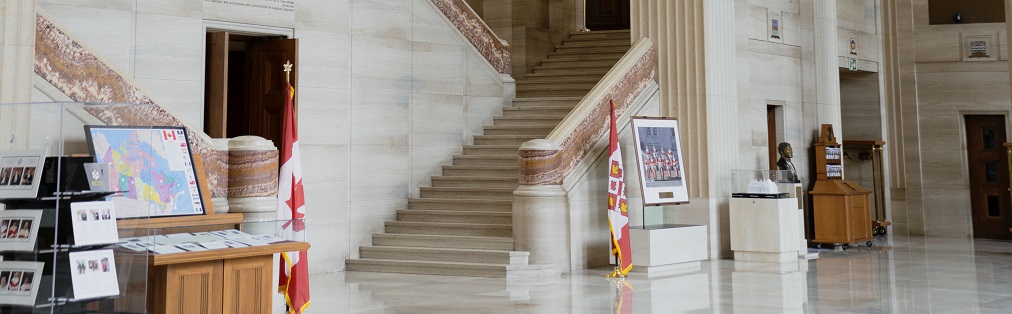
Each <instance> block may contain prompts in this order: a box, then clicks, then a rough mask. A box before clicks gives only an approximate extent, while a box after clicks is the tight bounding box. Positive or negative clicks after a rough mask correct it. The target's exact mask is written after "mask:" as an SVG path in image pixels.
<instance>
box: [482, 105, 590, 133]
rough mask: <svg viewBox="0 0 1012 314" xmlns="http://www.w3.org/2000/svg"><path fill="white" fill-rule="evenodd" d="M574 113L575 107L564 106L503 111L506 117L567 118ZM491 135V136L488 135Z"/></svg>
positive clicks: (514, 108)
mask: <svg viewBox="0 0 1012 314" xmlns="http://www.w3.org/2000/svg"><path fill="white" fill-rule="evenodd" d="M570 111H573V107H568V106H566V107H562V106H528V107H523V108H516V107H506V108H503V109H502V115H503V116H504V117H532V116H534V117H537V116H543V115H550V116H565V115H567V114H569V112H570ZM486 135H491V134H486Z"/></svg>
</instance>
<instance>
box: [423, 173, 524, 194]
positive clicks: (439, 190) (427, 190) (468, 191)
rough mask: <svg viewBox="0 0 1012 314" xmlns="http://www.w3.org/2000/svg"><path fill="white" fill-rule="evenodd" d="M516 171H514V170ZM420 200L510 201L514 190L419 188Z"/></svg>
mask: <svg viewBox="0 0 1012 314" xmlns="http://www.w3.org/2000/svg"><path fill="white" fill-rule="evenodd" d="M514 171H516V170H514ZM419 189H420V192H421V193H420V196H421V197H422V198H452V199H483V200H484V199H495V200H512V199H513V191H514V190H516V188H472V187H421V188H419Z"/></svg>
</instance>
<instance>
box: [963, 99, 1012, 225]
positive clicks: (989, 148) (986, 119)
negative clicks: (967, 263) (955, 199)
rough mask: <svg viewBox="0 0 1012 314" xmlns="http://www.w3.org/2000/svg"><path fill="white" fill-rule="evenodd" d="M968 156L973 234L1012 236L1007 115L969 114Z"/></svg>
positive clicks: (967, 128)
mask: <svg viewBox="0 0 1012 314" xmlns="http://www.w3.org/2000/svg"><path fill="white" fill-rule="evenodd" d="M965 119H966V155H967V158H966V159H967V167H968V170H969V174H970V206H971V209H970V213H971V216H972V219H973V237H975V238H985V239H1004V240H1010V239H1012V232H1009V227H1012V213H1010V212H1009V204H1010V202H1009V201H1010V198H1012V197H1010V195H1009V172H1008V171H1009V167H1008V155H1007V154H1006V152H1005V147H1004V146H1003V145H1002V144H1004V143H1005V141H1006V137H1005V116H1004V115H967V116H966V117H965Z"/></svg>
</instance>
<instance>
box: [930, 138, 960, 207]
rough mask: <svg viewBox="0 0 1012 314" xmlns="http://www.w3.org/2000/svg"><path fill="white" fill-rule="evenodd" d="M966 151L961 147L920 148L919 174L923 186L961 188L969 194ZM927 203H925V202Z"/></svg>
mask: <svg viewBox="0 0 1012 314" xmlns="http://www.w3.org/2000/svg"><path fill="white" fill-rule="evenodd" d="M965 159H966V152H965V150H963V149H962V148H961V147H958V146H957V147H954V148H951V149H944V150H943V149H938V150H928V149H922V150H921V171H922V173H921V176H922V180H923V186H924V187H925V188H926V189H927V188H936V189H942V188H944V189H952V190H962V191H963V193H966V194H967V195H969V194H970V185H969V182H970V178H969V174H968V172H967V171H968V170H967V166H966V160H965ZM926 204H927V203H926Z"/></svg>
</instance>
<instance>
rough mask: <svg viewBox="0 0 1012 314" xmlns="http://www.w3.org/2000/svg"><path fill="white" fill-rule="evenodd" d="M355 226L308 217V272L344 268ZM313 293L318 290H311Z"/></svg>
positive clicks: (332, 270) (350, 248) (325, 271)
mask: <svg viewBox="0 0 1012 314" xmlns="http://www.w3.org/2000/svg"><path fill="white" fill-rule="evenodd" d="M355 227H356V226H354V225H350V224H349V223H347V222H319V221H316V220H315V219H313V218H309V219H308V221H307V222H306V240H307V241H309V243H310V244H311V245H312V246H313V247H312V248H310V250H309V273H310V274H321V273H330V272H338V271H344V270H345V266H344V261H345V260H346V259H348V258H349V257H350V256H351V252H352V251H351V250H352V246H351V243H350V242H349V241H348V238H349V235H350V234H351V231H352V229H355ZM356 253H357V250H356ZM313 293H314V294H317V293H320V292H319V291H318V290H313ZM329 297H330V296H328V298H329ZM314 304H315V302H314ZM275 305H277V303H275Z"/></svg>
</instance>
